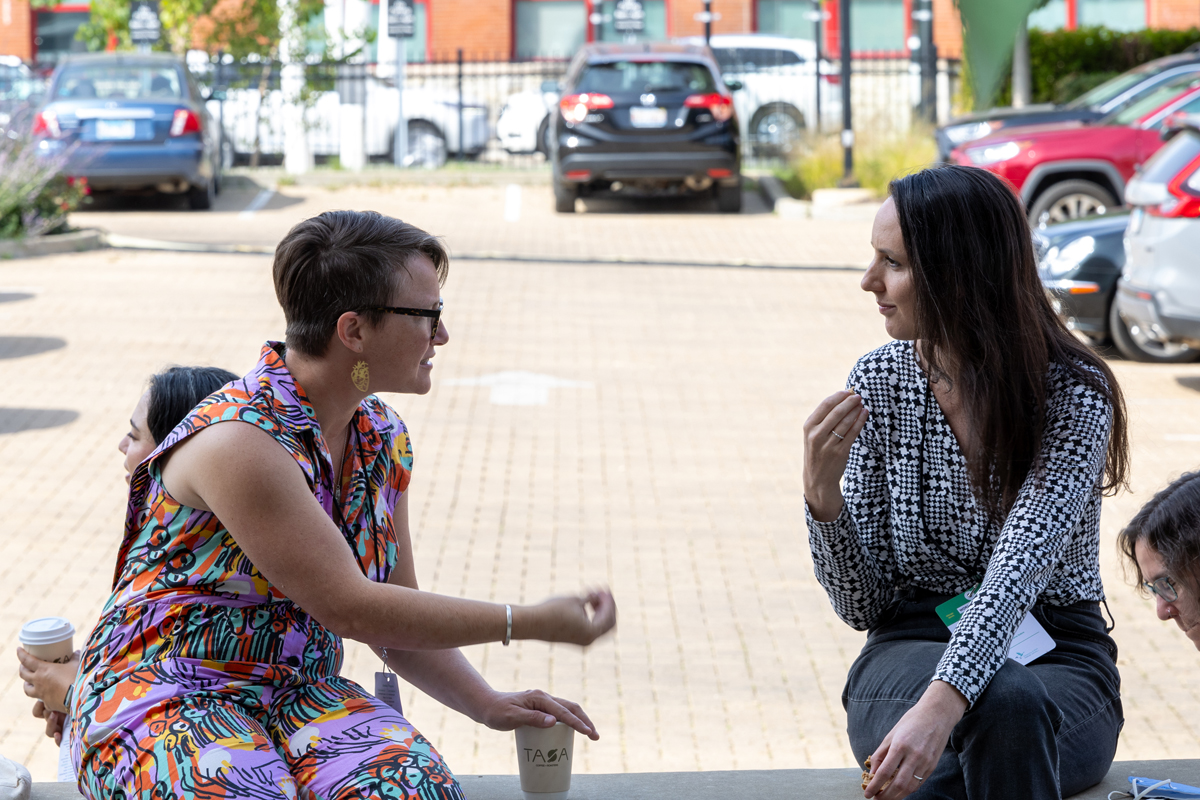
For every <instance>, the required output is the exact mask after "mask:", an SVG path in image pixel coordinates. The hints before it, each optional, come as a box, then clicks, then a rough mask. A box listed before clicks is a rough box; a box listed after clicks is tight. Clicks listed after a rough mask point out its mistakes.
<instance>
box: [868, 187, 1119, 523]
mask: <svg viewBox="0 0 1200 800" xmlns="http://www.w3.org/2000/svg"><path fill="white" fill-rule="evenodd" d="M888 193H889V194H890V195H891V197H892V200H893V202H894V203H895V204H896V214H897V216H898V217H899V220H900V231H901V233H902V234H903V236H904V249H905V251H906V252H907V253H908V260H909V264H910V266H911V269H912V276H913V287H914V289H915V292H916V329H917V330H916V338H917V339H919V340H920V341H921V344H922V352H921V356H922V357H923V358H925V359H926V361H927V363H928V365H929V368H930V375H931V378H932V379H933V380H938V379H939V378H946V377H947V376H948V375H949V374H950V373H951V372H953V378H954V380H955V389H956V390H958V391H960V392H961V397H962V402H963V403H964V405H965V406H966V408H967V410H968V412H969V414H970V417H971V420H972V421H973V422H974V424H975V426H976V428H975V430H976V436H977V441H978V445H979V446H977V447H976V448H974V452H973V454H972V456H971V459H970V460H969V462H968V465H967V466H968V471H969V473H970V476H971V482H972V483H973V484H974V486H975V489H976V492H977V495H978V499H980V500H981V501H982V505H983V508H984V509H985V510H986V511H987V514H988V516H989V517H990V518H992V519H993V520H999V519H1003V517H1004V516H1006V515H1007V514H1008V511H1009V509H1011V508H1012V505H1013V503H1014V502H1016V499H1017V495H1018V493H1019V492H1020V490H1021V486H1022V484H1023V483H1024V482H1025V479H1026V478H1027V477H1028V476H1029V474H1030V471H1031V470H1032V469H1033V468H1034V466H1035V464H1037V463H1038V456H1039V453H1040V450H1041V447H1042V435H1043V433H1044V432H1045V425H1046V419H1045V414H1046V408H1047V406H1048V404H1049V398H1048V397H1047V396H1046V394H1047V391H1046V390H1047V388H1048V380H1047V378H1048V376H1049V374H1050V367H1051V364H1057V365H1058V366H1059V367H1060V368H1062V369H1063V370H1065V371H1066V372H1067V373H1069V374H1070V375H1072V376H1073V377H1074V378H1075V379H1076V380H1078V381H1079V382H1081V383H1083V384H1084V385H1085V386H1088V387H1090V388H1091V389H1092V390H1093V391H1095V392H1097V393H1098V394H1100V395H1102V396H1103V397H1104V398H1105V399H1106V400H1107V401H1108V403H1109V404H1110V405H1111V407H1112V414H1113V419H1112V430H1111V433H1110V435H1109V440H1108V454H1107V461H1106V465H1105V470H1104V477H1103V483H1102V489H1103V490H1104V491H1105V492H1113V491H1115V490H1116V489H1117V488H1118V487H1120V486H1123V485H1125V482H1126V475H1127V469H1128V463H1129V443H1128V441H1129V440H1128V434H1127V431H1126V421H1125V402H1124V400H1123V398H1122V394H1121V388H1120V386H1118V385H1117V379H1116V376H1114V375H1113V373H1112V370H1111V369H1109V368H1108V365H1107V364H1106V363H1105V362H1104V360H1103V359H1102V358H1100V357H1099V356H1097V355H1096V354H1095V353H1093V352H1092V351H1091V349H1089V348H1088V347H1086V346H1084V345H1083V344H1082V343H1081V342H1080V341H1079V340H1077V339H1076V338H1075V337H1074V335H1073V334H1072V333H1071V332H1070V331H1069V330H1067V328H1066V326H1065V325H1064V324H1063V322H1062V320H1060V319H1059V317H1058V315H1057V314H1055V313H1054V309H1053V308H1052V307H1051V305H1050V301H1049V299H1048V298H1047V296H1046V290H1045V288H1044V287H1043V286H1042V282H1041V278H1040V277H1039V276H1038V271H1037V260H1036V258H1035V256H1034V253H1033V232H1032V231H1031V230H1030V229H1029V220H1028V219H1027V218H1026V216H1025V209H1024V208H1023V207H1022V205H1021V201H1020V200H1019V199H1018V198H1017V196H1016V193H1015V192H1014V190H1013V187H1012V185H1011V184H1009V183H1007V182H1006V181H1004V180H1003V179H1002V178H1000V177H998V176H997V175H995V174H993V173H991V172H988V171H987V170H985V169H979V168H978V167H964V166H958V165H950V164H947V165H942V166H938V167H930V168H928V169H923V170H921V171H920V172H916V173H913V174H912V175H908V176H905V177H903V178H897V179H896V180H894V181H892V182H891V184H890V185H889V186H888ZM926 351H928V352H926Z"/></svg>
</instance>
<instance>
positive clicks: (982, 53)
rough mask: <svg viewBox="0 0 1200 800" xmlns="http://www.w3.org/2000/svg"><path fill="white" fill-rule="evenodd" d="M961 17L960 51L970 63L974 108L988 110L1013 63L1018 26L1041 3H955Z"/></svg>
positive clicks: (1005, 0) (984, 0) (972, 0)
mask: <svg viewBox="0 0 1200 800" xmlns="http://www.w3.org/2000/svg"><path fill="white" fill-rule="evenodd" d="M954 2H955V4H956V5H957V6H958V10H959V13H960V14H961V15H962V24H963V48H964V49H965V50H966V56H967V61H968V62H969V63H970V66H971V68H970V79H971V93H972V94H973V95H974V96H975V107H976V108H987V107H988V106H990V105H991V104H992V98H994V97H995V96H996V90H997V89H999V88H1000V84H1001V83H1002V82H1003V81H1004V75H1005V73H1006V72H1007V70H1008V68H1009V65H1010V64H1011V63H1012V54H1013V43H1014V42H1015V41H1016V39H1017V30H1018V29H1019V28H1020V27H1021V22H1022V21H1024V20H1025V18H1026V17H1028V16H1029V12H1030V11H1033V10H1034V8H1036V7H1037V6H1039V5H1042V2H1041V0H954Z"/></svg>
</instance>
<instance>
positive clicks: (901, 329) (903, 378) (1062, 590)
mask: <svg viewBox="0 0 1200 800" xmlns="http://www.w3.org/2000/svg"><path fill="white" fill-rule="evenodd" d="M871 237H872V246H873V248H874V250H875V256H874V258H873V259H872V261H871V264H870V266H869V267H868V268H867V272H866V274H865V276H864V277H863V280H862V288H863V289H864V290H865V291H868V292H871V293H872V294H873V295H874V296H875V301H876V304H877V306H878V309H879V312H880V313H881V314H882V315H883V317H884V326H885V328H886V329H887V332H888V334H889V335H890V336H891V337H892V338H893V339H896V340H897V341H894V342H892V343H890V344H888V345H885V346H883V347H880V348H879V349H877V350H875V351H873V352H871V353H868V354H867V355H866V356H864V357H863V358H862V359H860V360H859V362H858V364H856V365H855V367H854V369H853V370H852V371H851V373H850V377H849V380H848V391H842V392H837V393H835V394H834V395H832V396H830V397H829V398H826V399H825V400H824V401H823V402H821V403H820V404H819V405H818V406H817V408H816V410H815V411H814V412H813V414H812V416H811V417H809V419H808V421H807V422H806V423H805V426H804V430H805V470H804V492H805V499H806V501H807V522H808V530H809V542H810V545H811V548H812V554H813V563H814V566H815V570H816V574H817V579H818V580H819V581H820V582H821V584H822V586H823V587H824V588H825V590H826V592H827V593H828V595H829V598H830V600H831V602H832V603H833V607H834V609H835V611H836V612H837V614H838V616H840V617H841V618H842V619H843V620H844V621H845V622H847V623H848V624H849V625H851V626H852V627H854V628H855V629H857V630H866V631H868V636H867V642H866V645H865V646H864V647H863V650H862V652H861V654H860V655H859V657H858V659H857V660H856V661H855V663H854V665H853V666H852V667H851V669H850V674H849V676H848V678H847V681H846V687H845V691H844V693H843V696H842V702H843V704H844V705H845V707H846V713H847V719H848V732H849V735H850V745H851V749H852V750H853V751H854V754H855V756H856V757H857V758H858V759H859V760H860V761H866V760H867V759H868V757H869V758H870V761H869V770H870V773H871V774H870V778H869V781H868V784H867V786H866V787H865V788H866V794H867V796H868V797H878V798H883V800H898V798H902V797H906V796H908V795H909V794H913V795H914V796H916V797H920V798H980V797H1037V798H1056V797H1059V796H1062V795H1070V794H1073V793H1075V792H1078V791H1080V790H1082V789H1084V788H1086V787H1088V786H1091V785H1093V784H1095V783H1097V782H1098V781H1100V780H1101V779H1102V778H1103V776H1104V775H1105V773H1106V772H1107V771H1108V767H1109V765H1110V763H1111V762H1112V758H1113V755H1114V753H1115V751H1116V746H1117V735H1118V733H1119V731H1120V727H1121V724H1122V721H1123V719H1122V712H1121V701H1120V696H1119V690H1120V676H1119V675H1118V673H1117V668H1116V645H1115V643H1114V642H1113V641H1112V639H1111V638H1110V637H1109V636H1108V631H1109V630H1110V628H1108V627H1107V626H1106V625H1105V621H1104V617H1103V616H1102V615H1101V613H1100V611H1099V604H1100V603H1101V602H1102V601H1103V599H1104V590H1103V587H1102V586H1101V582H1100V568H1099V561H1098V544H1099V521H1100V501H1101V496H1102V495H1103V494H1104V493H1105V492H1107V491H1112V490H1115V489H1116V488H1117V487H1119V486H1121V485H1123V484H1124V482H1125V473H1126V465H1127V460H1128V444H1127V438H1126V426H1125V412H1124V401H1123V399H1122V397H1121V392H1120V389H1119V387H1118V386H1117V383H1116V380H1115V378H1114V377H1113V374H1112V372H1111V371H1110V370H1109V369H1108V367H1107V366H1106V365H1105V364H1104V362H1103V361H1102V360H1101V359H1099V358H1098V357H1097V356H1095V355H1094V354H1093V353H1092V352H1091V351H1090V350H1088V349H1087V348H1086V347H1084V346H1083V345H1081V344H1080V343H1079V342H1078V341H1077V340H1076V339H1075V338H1074V337H1073V336H1072V335H1071V334H1070V332H1069V331H1067V329H1066V328H1065V327H1064V326H1063V324H1062V323H1061V322H1060V321H1059V319H1058V317H1057V316H1056V315H1055V313H1054V311H1053V309H1052V308H1051V307H1050V303H1049V302H1048V300H1047V298H1046V294H1045V292H1044V290H1043V289H1042V286H1041V283H1040V281H1039V279H1038V274H1037V269H1036V263H1035V259H1034V254H1033V247H1032V239H1031V235H1030V230H1029V226H1028V223H1027V222H1026V218H1025V214H1024V209H1023V208H1022V207H1021V203H1020V201H1019V200H1018V199H1017V197H1016V196H1015V195H1014V193H1013V191H1012V188H1011V187H1010V186H1009V185H1008V184H1006V183H1004V182H1003V181H1002V180H1000V179H999V178H997V177H996V176H995V175H993V174H991V173H989V172H987V171H985V170H981V169H975V168H970V167H958V166H945V167H937V168H932V169H927V170H923V171H921V172H918V173H916V174H913V175H910V176H907V177H905V178H901V179H898V180H895V181H893V182H892V184H891V185H890V186H889V198H888V200H887V201H886V202H885V203H884V204H883V206H882V207H881V208H880V210H879V213H878V215H877V216H876V218H875V223H874V227H873V230H872V234H871ZM843 479H844V482H843ZM951 626H953V627H951Z"/></svg>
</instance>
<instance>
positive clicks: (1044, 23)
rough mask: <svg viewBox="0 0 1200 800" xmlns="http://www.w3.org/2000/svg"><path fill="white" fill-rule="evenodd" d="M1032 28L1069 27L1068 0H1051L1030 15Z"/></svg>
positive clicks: (1047, 29)
mask: <svg viewBox="0 0 1200 800" xmlns="http://www.w3.org/2000/svg"><path fill="white" fill-rule="evenodd" d="M1028 25H1029V27H1030V28H1039V29H1041V30H1043V31H1057V30H1061V29H1062V28H1065V27H1067V3H1066V0H1050V2H1049V3H1047V4H1046V5H1044V6H1042V7H1041V8H1039V9H1038V10H1037V11H1034V12H1033V13H1032V14H1030V15H1029V23H1028Z"/></svg>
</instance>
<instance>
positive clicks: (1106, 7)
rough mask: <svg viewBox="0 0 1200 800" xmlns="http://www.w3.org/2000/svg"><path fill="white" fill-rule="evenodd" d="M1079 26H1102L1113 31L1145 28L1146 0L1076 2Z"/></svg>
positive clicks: (1088, 0)
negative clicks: (1077, 4)
mask: <svg viewBox="0 0 1200 800" xmlns="http://www.w3.org/2000/svg"><path fill="white" fill-rule="evenodd" d="M1078 3H1079V26H1080V27H1083V26H1085V25H1086V26H1091V25H1103V26H1104V27H1106V28H1111V29H1113V30H1114V31H1139V30H1141V29H1142V28H1145V27H1146V0H1078Z"/></svg>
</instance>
